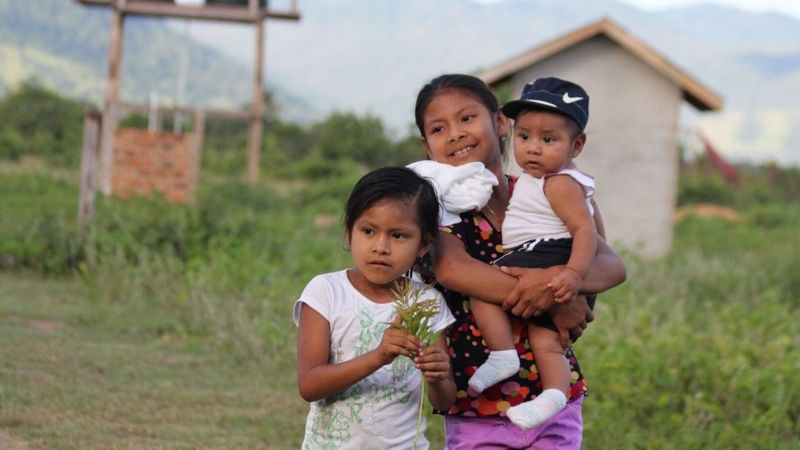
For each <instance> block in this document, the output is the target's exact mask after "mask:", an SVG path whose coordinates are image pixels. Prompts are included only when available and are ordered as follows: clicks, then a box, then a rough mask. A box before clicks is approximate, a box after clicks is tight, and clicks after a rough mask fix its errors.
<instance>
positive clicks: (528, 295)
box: [500, 266, 564, 319]
mask: <svg viewBox="0 0 800 450" xmlns="http://www.w3.org/2000/svg"><path fill="white" fill-rule="evenodd" d="M563 268H564V266H553V267H548V268H546V269H523V268H519V267H501V268H500V270H502V271H503V272H504V273H506V274H508V275H511V276H513V277H517V278H518V281H517V285H516V286H515V287H514V290H512V291H511V293H510V294H509V295H508V297H506V299H505V301H503V309H505V310H506V311H509V310H510V311H511V313H512V314H514V315H515V316H519V317H522V318H524V319H527V318H528V317H531V316H536V315H539V314H541V313H543V312H545V311H547V310H549V309H550V307H552V306H553V304H554V303H555V301H554V297H553V290H552V289H550V287H549V286H548V284H549V282H550V280H552V279H553V278H554V277H555V276H556V275H557V274H558V273H559V272H561V270H562V269H563Z"/></svg>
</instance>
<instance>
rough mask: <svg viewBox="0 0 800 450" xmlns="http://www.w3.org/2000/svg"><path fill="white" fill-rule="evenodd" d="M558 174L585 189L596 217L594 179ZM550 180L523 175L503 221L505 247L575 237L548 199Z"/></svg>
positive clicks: (573, 172)
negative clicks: (548, 183) (593, 204)
mask: <svg viewBox="0 0 800 450" xmlns="http://www.w3.org/2000/svg"><path fill="white" fill-rule="evenodd" d="M558 174H565V175H569V176H571V177H572V178H574V179H575V180H576V181H577V182H578V183H580V185H581V186H583V191H584V193H585V194H586V205H587V206H588V207H589V214H591V215H592V216H594V208H592V202H591V198H592V195H594V179H593V178H592V177H591V176H589V175H586V174H585V173H582V172H579V171H577V170H574V169H564V170H562V171H560V172H558ZM548 176H552V175H548ZM548 176H544V177H541V178H536V177H533V176H531V175H528V174H527V173H524V172H523V173H522V174H521V175H520V176H519V179H517V184H516V185H515V186H514V194H513V195H512V196H511V200H510V201H509V202H508V209H507V210H506V218H505V220H503V247H505V248H506V249H511V248H514V247H517V246H519V245H522V244H524V243H526V242H528V241H531V240H533V239H559V238H568V237H571V235H570V234H569V229H567V226H566V224H564V222H562V221H561V219H560V218H559V217H558V216H557V215H556V213H555V212H553V208H552V207H550V202H549V201H548V200H547V197H546V196H545V195H544V185H545V183H546V182H547V177H548Z"/></svg>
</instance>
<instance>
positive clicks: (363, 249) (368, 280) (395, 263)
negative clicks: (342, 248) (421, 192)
mask: <svg viewBox="0 0 800 450" xmlns="http://www.w3.org/2000/svg"><path fill="white" fill-rule="evenodd" d="M415 219H416V209H415V208H414V205H412V204H411V203H410V202H408V201H403V200H397V199H384V200H379V201H378V202H376V203H375V204H373V205H372V206H371V207H369V208H368V209H366V210H365V211H364V212H363V213H361V215H360V216H359V217H358V219H356V221H355V223H353V228H352V229H351V230H350V235H349V237H348V239H349V241H350V249H351V252H352V254H353V262H354V263H355V268H354V269H353V270H351V271H350V281H351V282H352V283H353V286H355V288H356V289H358V291H359V292H361V293H362V294H364V295H365V296H366V297H368V298H370V299H372V300H375V301H387V302H388V301H392V300H393V298H392V293H391V290H392V288H393V287H394V282H395V280H397V279H398V278H399V277H401V276H402V275H403V274H404V273H405V272H406V271H408V270H409V269H410V268H411V267H412V266H413V265H414V262H415V261H416V259H417V258H418V257H420V256H422V255H424V254H425V252H426V251H427V250H428V247H429V245H425V244H423V241H422V230H421V229H420V227H419V224H417V221H416V220H415Z"/></svg>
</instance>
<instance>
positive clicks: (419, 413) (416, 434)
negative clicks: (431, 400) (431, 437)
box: [411, 378, 428, 450]
mask: <svg viewBox="0 0 800 450" xmlns="http://www.w3.org/2000/svg"><path fill="white" fill-rule="evenodd" d="M427 385H428V383H426V382H425V378H423V379H422V395H421V396H420V398H419V409H418V410H417V431H415V432H414V445H413V446H412V447H411V449H412V450H417V440H418V439H419V432H420V429H421V428H422V406H423V404H424V403H425V387H426V386H427Z"/></svg>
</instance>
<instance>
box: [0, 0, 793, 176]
mask: <svg viewBox="0 0 800 450" xmlns="http://www.w3.org/2000/svg"><path fill="white" fill-rule="evenodd" d="M36 5H38V6H39V8H38V9H37V7H36V6H33V3H32V2H31V3H28V2H15V1H13V0H0V60H2V61H3V64H2V68H1V69H0V84H4V85H7V86H11V85H13V83H14V82H19V79H20V78H22V75H20V73H23V74H24V73H27V74H31V73H35V74H37V75H39V76H40V78H42V80H43V81H44V82H45V84H47V85H49V86H52V87H54V88H56V89H58V90H59V91H61V92H65V93H68V94H76V95H80V96H82V97H88V98H91V99H92V100H93V101H95V102H99V101H101V99H102V94H103V91H104V86H105V73H106V70H107V69H106V64H107V62H106V58H107V48H108V47H107V45H108V44H107V41H108V36H107V35H108V31H109V21H110V18H109V14H108V12H107V11H105V12H104V11H102V8H87V7H83V6H81V5H79V4H77V3H75V2H73V1H64V0H37V2H36ZM300 9H301V15H302V18H301V21H300V22H289V21H273V20H270V21H268V22H267V27H266V42H265V71H264V76H265V84H266V86H267V88H268V89H270V90H271V91H273V93H274V98H276V101H277V102H278V104H279V109H280V111H282V113H281V117H282V118H284V119H285V120H290V121H295V122H305V123H308V122H312V121H315V120H319V119H320V118H322V117H323V116H324V115H326V114H328V113H329V112H331V111H335V110H352V111H355V112H357V113H370V114H374V115H377V116H379V117H381V118H382V119H383V120H384V122H385V123H386V124H387V126H388V127H389V128H390V129H391V130H394V133H395V134H396V135H400V134H403V133H405V132H407V130H408V129H409V128H410V127H411V124H412V122H413V101H414V97H415V94H416V92H417V90H418V89H419V87H420V86H421V85H422V84H423V83H424V82H426V81H427V80H428V79H430V78H431V77H433V76H435V75H437V74H440V73H445V72H468V73H475V72H477V71H479V70H480V69H481V68H486V67H489V66H492V65H494V64H497V63H498V62H500V61H502V60H504V59H507V58H508V57H511V56H513V55H515V54H518V53H520V52H522V51H524V50H527V49H529V48H532V47H534V46H536V45H538V44H541V43H543V42H545V41H547V40H549V39H552V38H554V37H556V36H558V35H560V34H563V33H566V32H568V31H571V30H572V29H574V28H577V27H579V26H582V25H584V24H586V23H589V22H591V21H594V20H597V19H599V18H601V17H609V18H611V19H612V20H614V21H615V22H617V23H619V24H620V25H621V26H622V27H623V28H625V29H626V30H627V31H628V32H630V33H631V34H632V35H633V36H635V37H636V38H637V39H640V40H642V41H643V42H644V43H645V44H647V45H649V46H651V47H652V48H654V49H655V50H656V51H657V52H659V53H661V54H663V55H664V56H665V57H667V58H668V59H669V60H670V61H672V62H673V63H674V64H675V65H676V66H678V67H680V68H681V69H682V70H685V71H686V72H687V73H689V74H690V75H691V76H693V77H695V78H697V79H698V80H699V81H700V82H702V83H703V84H705V85H706V86H708V87H709V88H710V89H711V90H712V91H714V92H717V93H719V94H720V95H721V96H722V97H723V98H724V101H725V109H724V110H723V111H722V112H719V113H713V114H703V115H700V114H698V113H696V112H694V111H692V110H691V109H689V108H686V109H687V111H686V112H685V113H684V112H682V119H684V121H685V122H686V123H691V124H692V125H693V126H694V125H697V126H699V127H701V128H702V129H703V130H704V132H705V133H706V134H708V135H709V136H710V137H711V138H712V140H713V141H714V142H715V143H716V144H717V146H718V147H720V148H721V150H722V151H723V152H724V153H725V154H726V155H728V156H730V157H731V158H733V159H743V160H744V159H748V160H753V159H755V160H758V159H762V160H763V159H771V158H774V159H777V160H779V161H781V162H786V163H793V164H800V154H798V152H797V150H796V146H795V144H793V142H797V141H798V139H797V138H798V137H800V127H798V126H797V124H798V123H800V107H799V106H798V105H800V89H797V87H798V86H800V20H797V19H795V18H792V17H788V16H783V15H780V14H776V13H753V12H748V11H742V10H737V9H735V8H730V7H725V6H720V5H713V4H708V5H696V6H691V7H680V8H669V9H664V10H660V11H657V12H648V11H642V10H638V9H636V8H634V7H632V6H630V5H628V4H624V3H620V2H617V1H614V0H595V1H591V0H573V1H571V2H561V1H554V0H505V1H500V2H496V3H474V2H471V1H465V0H439V1H437V2H435V3H434V2H429V1H427V0H407V1H405V2H402V3H401V2H392V1H388V0H384V1H373V2H363V1H358V0H303V1H302V2H301V3H300ZM47 11H49V12H50V13H51V14H50V17H49V18H47V17H44V16H45V14H46V12H47ZM54 13H55V14H54ZM53 17H57V19H53ZM9 18H11V19H9ZM182 30H183V25H182V22H181V21H175V20H158V19H152V18H147V19H144V18H136V17H131V18H130V19H129V20H127V21H126V35H125V46H126V47H125V57H124V59H123V82H122V88H123V97H124V98H126V99H131V100H137V101H146V99H147V97H148V95H149V93H150V92H158V93H159V97H160V98H162V99H165V100H166V101H167V102H169V101H171V98H173V97H174V92H175V91H176V86H175V84H176V81H175V79H176V78H177V70H178V68H177V63H176V54H177V53H176V49H175V46H176V45H178V44H180V45H183V44H181V43H183V42H185V41H184V39H188V41H190V42H188V43H187V44H186V45H188V47H189V48H190V50H189V52H190V60H191V64H192V70H191V72H190V77H189V86H188V88H187V96H188V102H189V103H190V104H201V105H215V106H227V107H231V106H233V107H237V106H239V105H242V104H244V103H246V102H248V101H249V98H250V95H251V94H250V92H249V89H250V78H251V76H252V68H251V64H252V63H251V61H252V53H253V42H252V40H253V35H252V30H251V27H246V26H231V25H220V24H218V23H214V22H192V25H191V30H190V33H189V36H188V37H184V35H183V33H182ZM14 71H16V73H17V75H16V76H15V75H14V74H13V72H14ZM70 72H74V73H73V74H72V75H69V73H70ZM775 92H780V93H781V95H775ZM741 129H747V130H749V131H748V132H747V133H740V132H739V131H740V130H741ZM753 129H756V130H759V131H758V132H755V133H754V132H753V131H752V130H753Z"/></svg>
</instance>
